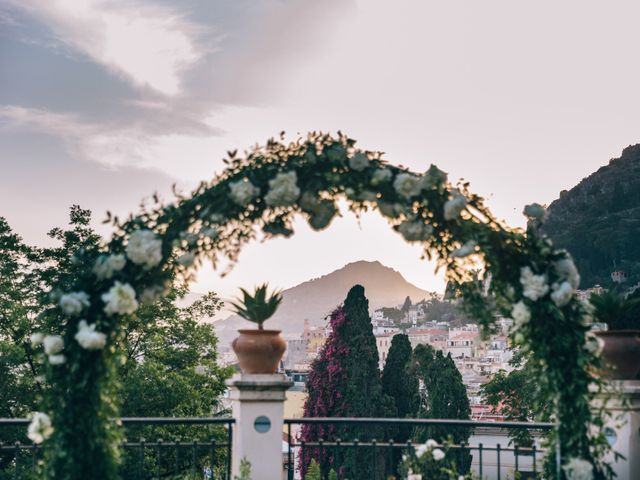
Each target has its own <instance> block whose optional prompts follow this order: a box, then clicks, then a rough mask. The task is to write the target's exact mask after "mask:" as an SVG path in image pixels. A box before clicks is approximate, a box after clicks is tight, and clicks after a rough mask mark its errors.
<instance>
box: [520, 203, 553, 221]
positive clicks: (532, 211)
mask: <svg viewBox="0 0 640 480" xmlns="http://www.w3.org/2000/svg"><path fill="white" fill-rule="evenodd" d="M522 213H523V214H524V215H525V216H526V217H528V218H532V219H534V220H543V219H544V217H545V216H546V214H547V211H546V210H545V208H544V207H543V206H542V205H540V204H538V203H532V204H531V205H527V206H526V207H524V210H523V211H522Z"/></svg>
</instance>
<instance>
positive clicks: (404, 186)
mask: <svg viewBox="0 0 640 480" xmlns="http://www.w3.org/2000/svg"><path fill="white" fill-rule="evenodd" d="M393 188H395V190H396V192H398V195H400V196H402V197H404V198H411V197H415V196H416V195H418V194H419V193H420V190H421V189H422V183H421V179H420V178H419V177H417V176H415V175H412V174H410V173H401V174H399V175H398V176H396V179H395V180H394V181H393Z"/></svg>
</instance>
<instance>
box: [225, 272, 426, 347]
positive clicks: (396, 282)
mask: <svg viewBox="0 0 640 480" xmlns="http://www.w3.org/2000/svg"><path fill="white" fill-rule="evenodd" d="M355 284H360V285H363V286H364V288H365V294H366V296H367V298H368V299H369V307H370V309H371V310H372V311H373V310H374V309H376V308H379V307H383V306H390V305H396V304H401V303H402V302H403V301H404V299H405V298H406V297H407V296H409V297H411V299H412V300H413V301H419V300H422V299H423V298H425V297H428V296H429V292H427V291H425V290H421V289H419V288H418V287H416V286H415V285H412V284H411V283H409V282H407V281H406V280H405V279H404V277H403V276H402V275H401V274H400V272H397V271H395V270H393V269H392V268H389V267H385V266H384V265H382V264H381V263H380V262H366V261H359V262H354V263H349V264H347V265H345V266H344V267H342V268H341V269H339V270H336V271H334V272H331V273H329V274H327V275H324V276H322V277H320V278H314V279H312V280H309V281H307V282H304V283H301V284H300V285H297V286H295V287H293V288H290V289H288V290H285V291H284V292H283V300H282V304H281V305H280V308H279V309H278V311H277V312H276V314H275V315H274V316H273V318H271V319H270V320H269V321H268V322H267V323H266V324H265V327H266V328H277V329H280V330H282V331H283V332H284V333H300V332H302V328H303V321H304V319H305V318H308V319H309V320H310V322H311V324H312V325H322V324H323V323H324V318H325V317H326V316H327V315H328V314H329V313H330V312H331V310H332V309H333V308H334V307H336V306H337V305H339V304H340V303H341V302H342V301H343V300H344V298H345V296H346V294H347V292H348V291H349V289H350V288H351V287H352V286H353V285H355ZM214 324H215V325H216V332H217V334H218V336H219V337H220V338H221V340H222V342H223V343H224V342H225V341H228V340H231V339H232V338H233V337H235V336H236V330H237V329H238V328H253V326H252V325H251V324H250V323H249V322H247V321H245V320H243V319H241V318H239V317H237V316H235V315H234V316H231V317H229V318H227V319H224V320H219V321H217V322H215V323H214Z"/></svg>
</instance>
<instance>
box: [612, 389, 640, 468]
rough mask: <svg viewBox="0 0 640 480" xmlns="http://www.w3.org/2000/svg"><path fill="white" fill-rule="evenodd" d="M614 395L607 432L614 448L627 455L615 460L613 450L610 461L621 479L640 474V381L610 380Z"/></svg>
mask: <svg viewBox="0 0 640 480" xmlns="http://www.w3.org/2000/svg"><path fill="white" fill-rule="evenodd" d="M610 393H611V398H609V400H608V402H607V410H609V411H611V412H612V413H613V417H612V418H611V420H610V421H609V422H608V424H607V427H608V432H609V434H608V435H607V437H608V439H609V443H610V444H611V445H612V446H613V450H615V451H616V452H618V453H620V454H622V455H624V457H625V459H619V460H618V461H615V458H614V456H613V454H610V455H608V456H607V457H606V458H605V461H606V462H608V463H609V464H610V465H611V466H612V467H613V470H614V471H615V472H616V474H617V479H618V480H634V479H638V478H640V381H638V380H613V381H611V390H610Z"/></svg>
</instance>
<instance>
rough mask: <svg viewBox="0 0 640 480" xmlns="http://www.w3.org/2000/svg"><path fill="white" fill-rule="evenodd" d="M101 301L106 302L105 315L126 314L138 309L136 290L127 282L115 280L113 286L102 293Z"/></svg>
mask: <svg viewBox="0 0 640 480" xmlns="http://www.w3.org/2000/svg"><path fill="white" fill-rule="evenodd" d="M102 301H103V302H104V303H105V304H106V305H105V307H104V311H105V313H106V314H107V315H114V314H118V315H126V314H130V313H133V312H135V311H136V310H137V309H138V301H137V300H136V292H135V290H134V289H133V287H132V286H131V285H129V284H128V283H121V282H117V281H116V283H115V284H114V285H113V287H111V289H110V290H109V291H108V292H107V293H104V294H103V295H102Z"/></svg>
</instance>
